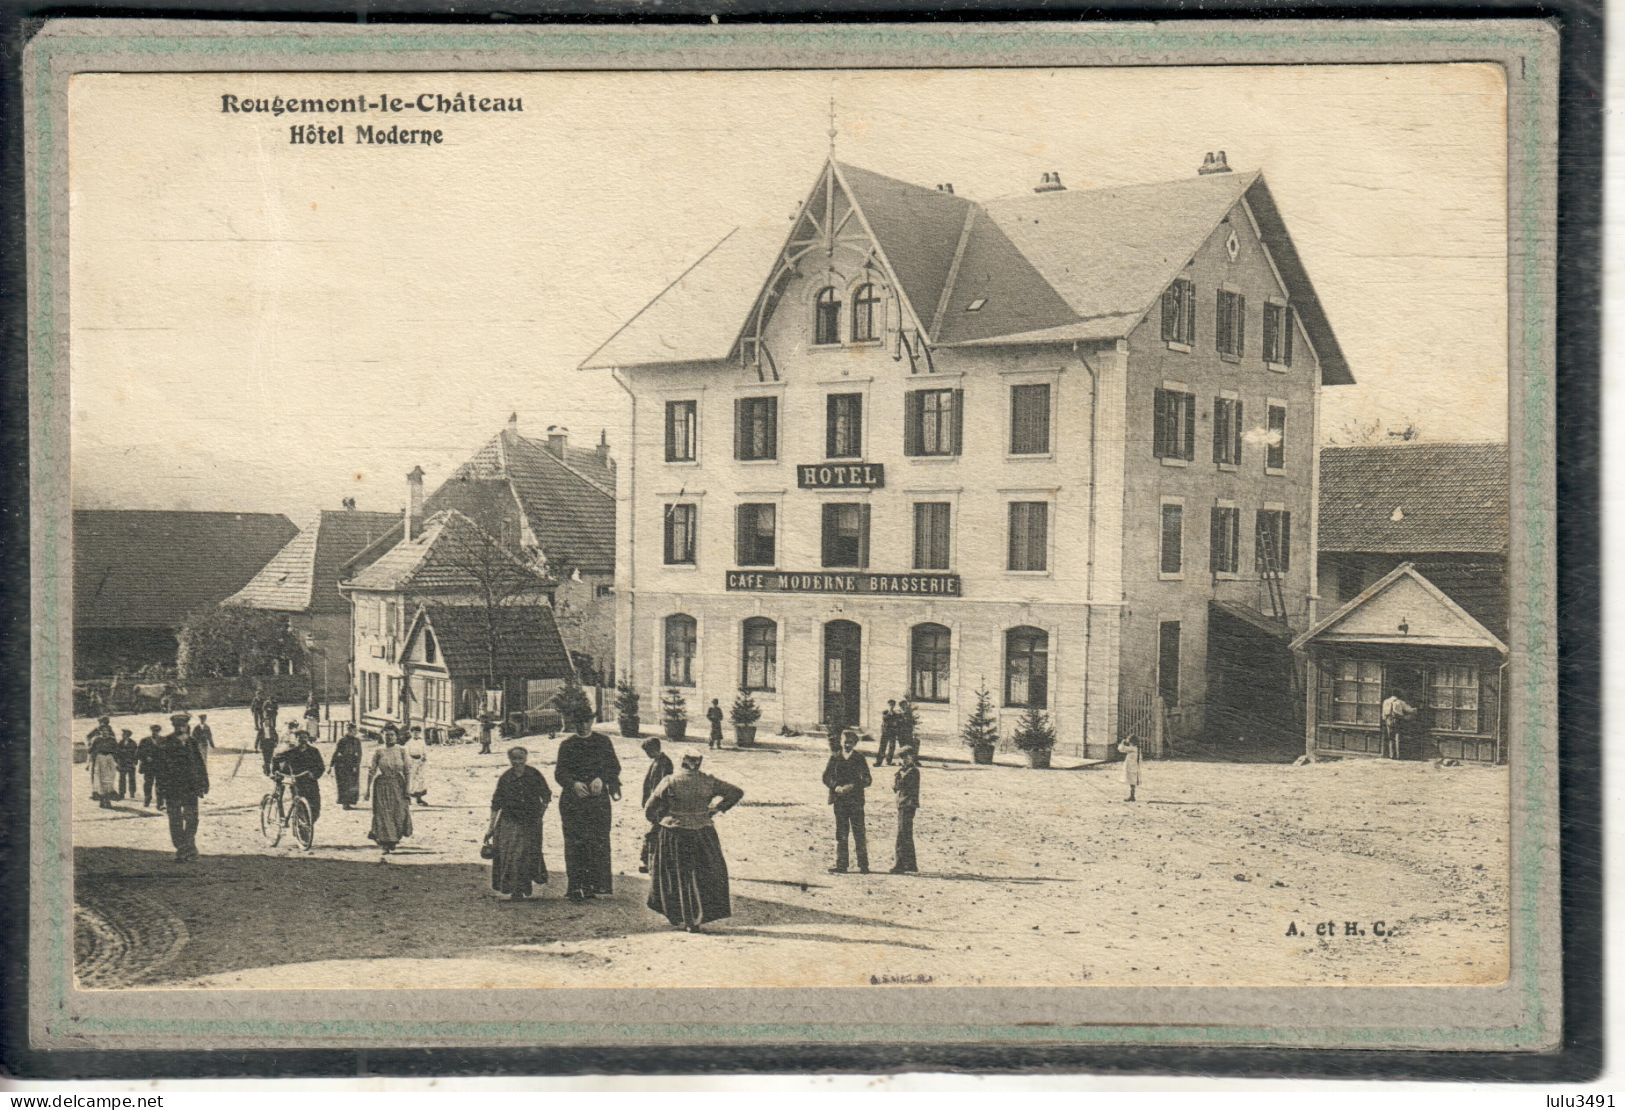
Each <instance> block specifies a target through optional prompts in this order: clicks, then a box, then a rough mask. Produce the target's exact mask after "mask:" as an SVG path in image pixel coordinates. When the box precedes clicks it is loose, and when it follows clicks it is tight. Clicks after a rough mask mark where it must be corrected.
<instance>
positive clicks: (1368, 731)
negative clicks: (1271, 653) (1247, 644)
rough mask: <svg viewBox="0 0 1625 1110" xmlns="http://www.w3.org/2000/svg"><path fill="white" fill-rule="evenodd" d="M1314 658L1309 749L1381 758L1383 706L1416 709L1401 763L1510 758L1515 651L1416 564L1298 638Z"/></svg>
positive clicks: (1297, 645)
mask: <svg viewBox="0 0 1625 1110" xmlns="http://www.w3.org/2000/svg"><path fill="white" fill-rule="evenodd" d="M1292 650H1293V651H1295V652H1297V653H1299V654H1300V655H1303V656H1306V657H1307V660H1308V668H1307V671H1306V674H1307V675H1308V679H1309V681H1308V682H1307V684H1306V686H1305V695H1306V699H1305V700H1306V707H1305V720H1306V722H1307V725H1306V728H1305V738H1304V744H1305V751H1306V752H1307V753H1308V754H1309V755H1310V757H1312V758H1313V757H1316V756H1366V755H1369V756H1379V757H1380V756H1382V755H1383V754H1384V746H1383V720H1382V717H1383V702H1384V701H1385V700H1386V699H1388V698H1389V697H1392V696H1398V697H1400V698H1402V699H1404V700H1405V701H1406V702H1407V703H1409V704H1410V705H1411V706H1414V707H1415V708H1416V709H1417V713H1416V714H1415V715H1414V716H1412V717H1411V718H1410V719H1409V720H1408V721H1407V722H1406V723H1405V725H1404V727H1403V728H1402V729H1401V732H1400V751H1399V758H1401V759H1441V758H1442V759H1459V760H1465V761H1471V762H1478V763H1495V762H1500V761H1501V760H1502V759H1504V757H1505V749H1504V726H1503V718H1504V716H1505V714H1504V712H1503V700H1502V676H1503V674H1504V672H1505V669H1506V662H1507V647H1506V645H1505V644H1503V643H1502V642H1501V641H1500V640H1499V639H1497V638H1496V637H1495V636H1494V635H1493V634H1492V633H1491V632H1490V631H1489V630H1488V629H1486V628H1485V627H1484V626H1483V625H1482V624H1480V623H1479V622H1478V621H1476V620H1474V619H1473V618H1472V617H1471V616H1470V615H1469V614H1468V613H1467V612H1466V611H1465V610H1464V609H1462V607H1461V606H1460V605H1457V604H1456V603H1455V602H1454V601H1453V600H1451V598H1450V597H1449V595H1447V594H1446V593H1445V592H1444V591H1443V590H1441V589H1439V587H1437V586H1435V585H1434V584H1433V583H1432V582H1429V581H1428V580H1427V579H1426V578H1425V577H1423V575H1422V574H1421V573H1420V572H1419V571H1418V570H1417V569H1416V567H1415V565H1414V564H1412V563H1402V564H1400V565H1399V566H1397V567H1395V568H1394V569H1393V570H1392V571H1390V572H1388V574H1386V575H1384V576H1383V577H1382V578H1380V579H1378V580H1377V581H1376V582H1373V583H1372V584H1371V585H1370V586H1368V587H1367V588H1366V589H1365V590H1364V591H1362V592H1361V593H1360V594H1359V595H1358V596H1357V597H1355V598H1353V599H1352V600H1350V601H1349V602H1348V603H1347V604H1346V605H1344V606H1343V607H1342V608H1340V609H1338V610H1337V611H1336V612H1335V613H1333V614H1332V615H1331V616H1329V617H1327V618H1326V619H1325V620H1322V621H1320V622H1319V623H1318V624H1316V625H1315V626H1314V627H1313V628H1311V629H1309V631H1307V632H1305V633H1304V634H1303V635H1302V636H1299V637H1298V638H1297V639H1296V640H1294V641H1293V642H1292Z"/></svg>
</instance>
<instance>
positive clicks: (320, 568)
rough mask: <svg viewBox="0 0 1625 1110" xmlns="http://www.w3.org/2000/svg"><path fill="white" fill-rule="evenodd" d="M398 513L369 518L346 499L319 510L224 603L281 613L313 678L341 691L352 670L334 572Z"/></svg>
mask: <svg viewBox="0 0 1625 1110" xmlns="http://www.w3.org/2000/svg"><path fill="white" fill-rule="evenodd" d="M400 523H401V517H400V514H399V513H369V512H362V511H360V510H358V509H357V508H356V507H355V502H354V501H353V500H350V499H346V500H345V502H344V507H343V509H341V510H339V511H336V512H335V511H332V510H327V509H324V510H322V511H321V512H319V513H317V514H316V515H315V516H313V517H311V518H310V519H309V520H307V521H305V523H304V524H303V525H302V526H301V527H300V529H299V532H298V534H297V535H295V536H294V537H293V539H291V540H289V541H288V543H287V545H286V546H285V547H283V548H282V550H281V551H278V552H277V553H276V554H275V555H274V556H272V558H271V561H270V562H268V563H266V564H265V566H264V567H263V568H261V570H260V572H259V573H258V574H256V575H255V576H254V577H253V578H252V579H250V580H249V582H248V584H247V585H245V586H244V587H243V588H242V589H240V590H238V591H237V592H236V593H234V594H232V595H231V596H230V597H228V598H227V599H226V601H225V604H227V605H243V606H247V607H249V608H253V609H262V610H265V611H267V612H272V613H282V614H285V615H286V616H287V618H288V625H289V627H290V628H292V629H293V631H294V633H295V634H296V635H297V636H298V637H299V640H300V642H301V643H303V644H305V645H306V646H307V647H308V648H310V649H311V650H312V652H313V653H314V655H315V657H316V658H315V662H314V664H313V666H314V667H315V668H316V673H317V674H318V675H320V674H322V673H323V672H324V671H325V672H326V675H325V677H326V678H327V683H324V686H329V685H330V686H331V688H333V689H338V690H343V689H344V688H346V687H347V686H348V685H349V680H350V675H351V673H352V672H353V670H354V659H353V658H352V657H351V654H350V651H351V646H352V645H351V637H350V603H349V601H348V600H346V599H345V597H344V596H343V595H342V594H340V593H339V573H340V568H341V567H343V566H345V564H347V563H349V562H350V561H351V560H353V559H354V557H355V556H356V555H358V554H359V553H360V552H361V551H362V550H364V549H365V548H367V547H369V546H370V545H371V544H372V543H373V542H374V541H376V540H377V539H378V538H379V537H381V536H382V535H383V534H384V533H385V532H388V531H390V530H391V529H396V530H398V529H399V527H400Z"/></svg>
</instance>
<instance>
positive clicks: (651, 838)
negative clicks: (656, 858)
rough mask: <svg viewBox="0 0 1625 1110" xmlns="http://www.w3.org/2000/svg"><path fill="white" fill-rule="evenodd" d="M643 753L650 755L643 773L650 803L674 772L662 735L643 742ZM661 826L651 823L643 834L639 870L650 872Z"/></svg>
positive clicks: (647, 800)
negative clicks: (661, 745)
mask: <svg viewBox="0 0 1625 1110" xmlns="http://www.w3.org/2000/svg"><path fill="white" fill-rule="evenodd" d="M643 754H644V755H646V756H648V757H649V769H648V770H647V771H646V772H644V775H643V804H644V805H645V806H647V805H648V804H649V798H650V797H651V796H652V795H653V794H654V792H655V787H657V786H659V785H660V784H661V783H662V782H664V781H665V780H666V778H667V776H669V775H670V774H671V772H672V766H671V757H670V756H668V755H666V753H665V752H663V751H661V750H660V737H658V736H651V737H649V738H648V739H647V740H645V741H644V742H643ZM659 831H660V826H659V825H656V824H652V823H651V824H650V825H649V831H648V832H646V833H644V834H643V853H642V855H641V857H640V859H639V861H638V872H639V873H640V874H644V875H647V874H648V873H649V857H650V856H652V855H653V854H654V850H655V836H656V835H657V834H658V833H659Z"/></svg>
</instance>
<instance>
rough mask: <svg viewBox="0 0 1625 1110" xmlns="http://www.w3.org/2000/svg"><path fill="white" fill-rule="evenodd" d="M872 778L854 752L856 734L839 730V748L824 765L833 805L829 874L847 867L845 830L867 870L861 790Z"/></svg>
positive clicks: (862, 760) (867, 785)
mask: <svg viewBox="0 0 1625 1110" xmlns="http://www.w3.org/2000/svg"><path fill="white" fill-rule="evenodd" d="M872 781H873V779H871V778H870V776H869V761H868V760H866V759H864V758H863V756H861V755H859V754H858V734H857V732H856V731H855V730H853V729H847V730H846V731H845V732H844V733H842V734H841V750H840V751H839V752H837V753H836V754H834V755H832V756H830V757H829V763H828V764H826V765H825V767H824V785H825V786H826V787H828V788H829V804H830V805H832V806H834V807H835V866H834V867H831V868H830V869H829V870H830V874H832V875H843V874H845V873H846V870H847V849H846V841H847V834H848V833H849V832H850V833H851V837H852V842H853V846H854V847H856V848H857V852H858V870H859V871H861V872H863V873H864V874H865V875H867V874H868V873H869V841H868V835H867V832H866V830H865V829H864V824H863V792H864V790H866V789H867V788H868V787H869V784H870V783H871V782H872Z"/></svg>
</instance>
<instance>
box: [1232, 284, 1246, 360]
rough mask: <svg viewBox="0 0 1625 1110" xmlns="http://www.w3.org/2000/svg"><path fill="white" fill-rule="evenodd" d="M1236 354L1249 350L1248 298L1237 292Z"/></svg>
mask: <svg viewBox="0 0 1625 1110" xmlns="http://www.w3.org/2000/svg"><path fill="white" fill-rule="evenodd" d="M1235 312H1236V321H1235V323H1236V354H1238V355H1239V354H1243V353H1245V352H1246V350H1247V298H1246V297H1243V296H1242V295H1241V294H1240V293H1237V294H1236V308H1235Z"/></svg>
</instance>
